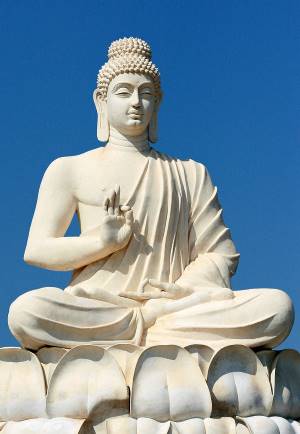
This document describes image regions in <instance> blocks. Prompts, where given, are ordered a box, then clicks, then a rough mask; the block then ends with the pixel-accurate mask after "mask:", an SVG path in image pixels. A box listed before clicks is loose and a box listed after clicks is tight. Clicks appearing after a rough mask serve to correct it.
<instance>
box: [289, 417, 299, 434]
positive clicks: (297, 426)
mask: <svg viewBox="0 0 300 434" xmlns="http://www.w3.org/2000/svg"><path fill="white" fill-rule="evenodd" d="M291 425H292V427H293V429H294V432H295V434H300V423H299V422H297V421H296V420H293V421H291Z"/></svg>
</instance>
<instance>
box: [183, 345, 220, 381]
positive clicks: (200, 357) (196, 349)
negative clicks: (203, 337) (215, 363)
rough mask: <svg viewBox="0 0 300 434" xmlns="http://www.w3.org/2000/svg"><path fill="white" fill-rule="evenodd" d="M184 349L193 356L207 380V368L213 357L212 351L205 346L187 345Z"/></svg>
mask: <svg viewBox="0 0 300 434" xmlns="http://www.w3.org/2000/svg"><path fill="white" fill-rule="evenodd" d="M185 349H186V350H187V351H188V352H189V353H190V354H191V355H192V356H193V357H195V359H196V360H197V362H198V365H199V366H200V369H201V371H202V373H203V375H204V377H205V378H207V373H208V368H209V364H210V361H211V359H212V358H213V355H214V350H213V349H212V348H210V347H208V346H207V345H197V344H195V345H188V346H187V347H185Z"/></svg>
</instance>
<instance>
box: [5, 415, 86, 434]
mask: <svg viewBox="0 0 300 434" xmlns="http://www.w3.org/2000/svg"><path fill="white" fill-rule="evenodd" d="M83 422H84V420H79V419H65V418H57V419H29V420H24V421H23V422H7V424H6V425H5V427H4V429H3V430H2V431H1V433H2V434H41V433H43V434H79V431H80V428H81V426H82V424H83Z"/></svg>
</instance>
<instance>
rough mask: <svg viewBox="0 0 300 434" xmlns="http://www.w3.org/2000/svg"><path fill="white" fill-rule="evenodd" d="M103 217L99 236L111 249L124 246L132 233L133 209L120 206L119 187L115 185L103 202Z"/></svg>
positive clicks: (118, 248) (114, 249)
mask: <svg viewBox="0 0 300 434" xmlns="http://www.w3.org/2000/svg"><path fill="white" fill-rule="evenodd" d="M103 209H104V218H103V220H102V222H101V224H100V227H99V230H100V237H101V240H102V242H103V244H104V245H108V246H110V248H111V250H112V251H116V250H120V249H122V248H123V247H125V246H126V245H127V244H128V242H129V240H130V237H131V235H132V229H133V221H134V219H133V211H132V209H131V208H130V207H129V206H120V187H119V186H116V188H115V189H114V190H112V191H111V192H110V193H109V194H108V196H107V197H106V198H105V200H104V203H103Z"/></svg>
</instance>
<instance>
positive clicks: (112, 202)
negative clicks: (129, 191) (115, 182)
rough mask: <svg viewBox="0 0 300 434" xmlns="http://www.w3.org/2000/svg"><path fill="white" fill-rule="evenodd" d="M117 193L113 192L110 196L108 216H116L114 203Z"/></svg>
mask: <svg viewBox="0 0 300 434" xmlns="http://www.w3.org/2000/svg"><path fill="white" fill-rule="evenodd" d="M115 196H116V192H115V190H113V191H112V192H111V194H110V196H109V204H108V214H109V215H113V214H114V203H115Z"/></svg>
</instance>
